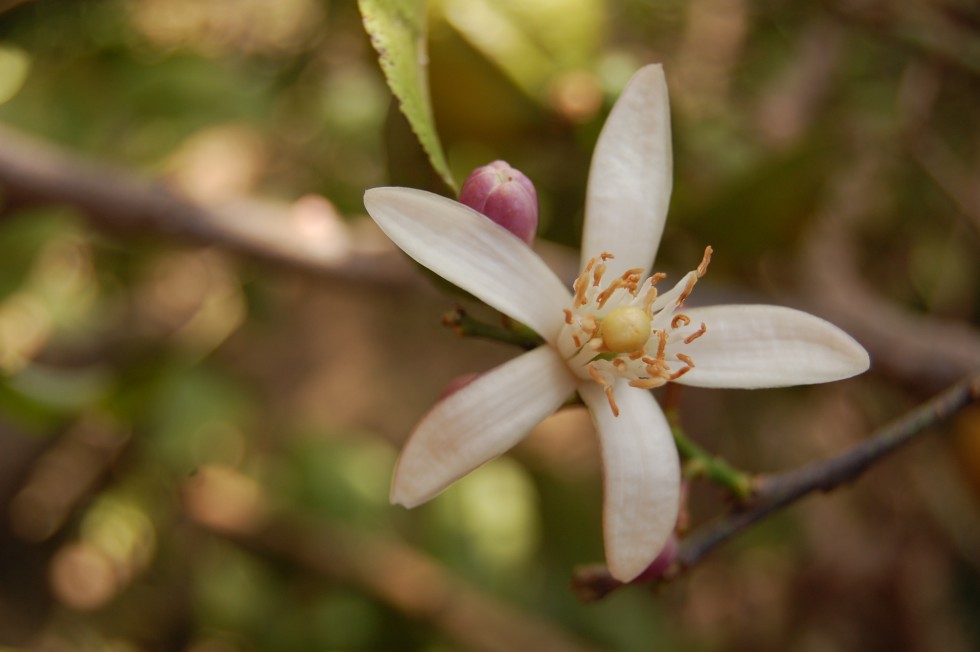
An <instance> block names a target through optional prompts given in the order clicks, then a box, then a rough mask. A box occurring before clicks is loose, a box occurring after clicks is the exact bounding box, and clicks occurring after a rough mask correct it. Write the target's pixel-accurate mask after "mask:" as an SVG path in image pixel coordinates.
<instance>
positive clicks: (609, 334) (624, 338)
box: [600, 306, 650, 353]
mask: <svg viewBox="0 0 980 652" xmlns="http://www.w3.org/2000/svg"><path fill="white" fill-rule="evenodd" d="M600 334H601V336H602V342H603V344H605V345H606V348H607V349H609V350H610V351H613V352H615V353H632V352H633V351H637V350H639V349H641V348H643V345H644V344H646V342H647V340H648V339H650V316H649V315H648V314H647V313H646V312H645V311H644V310H643V309H642V308H638V307H636V306H623V307H620V308H616V309H615V310H612V311H611V312H610V313H609V314H608V315H606V316H605V317H604V318H603V320H602V326H601V331H600Z"/></svg>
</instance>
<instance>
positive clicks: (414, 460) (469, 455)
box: [391, 346, 576, 507]
mask: <svg viewBox="0 0 980 652" xmlns="http://www.w3.org/2000/svg"><path fill="white" fill-rule="evenodd" d="M575 382H576V381H575V379H573V377H572V375H571V374H570V373H569V372H568V367H567V366H566V365H565V363H564V362H563V361H562V360H561V359H560V358H559V357H558V354H556V353H555V350H554V349H552V348H551V347H550V346H542V347H539V348H537V349H534V350H533V351H530V352H528V353H525V354H523V355H521V356H519V357H517V358H514V359H513V360H510V361H509V362H507V363H505V364H503V365H501V366H499V367H497V368H496V369H493V370H491V371H489V372H487V373H485V374H483V375H482V376H479V377H477V378H476V380H474V381H473V382H472V383H470V384H469V385H466V386H465V387H463V388H462V389H460V390H458V391H457V392H456V393H454V394H451V395H450V396H449V397H447V398H446V399H444V400H442V401H441V402H439V403H437V404H436V405H435V407H434V408H432V410H431V411H430V412H429V413H428V414H427V415H426V416H425V417H424V418H423V419H422V422H421V423H419V425H418V426H417V427H416V428H415V432H413V433H412V436H411V437H410V438H409V440H408V443H407V444H405V448H404V449H403V450H402V453H401V457H400V458H399V459H398V465H397V466H396V467H395V478H394V480H393V481H392V486H391V502H392V503H400V504H402V505H405V506H406V507H415V506H416V505H419V504H421V503H424V502H425V501H427V500H429V499H430V498H432V497H433V496H435V495H436V494H438V493H439V492H440V491H442V490H443V489H445V488H446V487H447V486H449V485H450V484H452V483H453V482H454V481H456V480H458V479H459V478H461V477H463V476H464V475H466V474H467V473H469V472H470V471H472V470H473V469H475V468H476V467H478V466H480V465H481V464H483V463H484V462H486V461H488V460H490V459H492V458H494V457H496V456H498V455H500V454H502V453H504V452H505V451H507V450H508V449H509V448H511V447H512V446H514V445H515V444H516V443H517V442H519V441H520V440H521V439H522V438H523V437H524V436H525V435H526V434H527V433H528V432H529V431H530V430H531V428H533V427H534V426H535V425H537V424H538V422H539V421H541V420H542V419H544V418H545V417H546V416H548V415H549V414H551V413H552V412H554V411H555V410H557V409H558V407H559V406H560V405H561V404H562V402H563V401H565V400H566V399H567V398H568V396H569V395H570V394H571V393H572V392H573V391H575Z"/></svg>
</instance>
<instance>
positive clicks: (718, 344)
mask: <svg viewBox="0 0 980 652" xmlns="http://www.w3.org/2000/svg"><path fill="white" fill-rule="evenodd" d="M684 314H686V315H687V316H688V317H690V318H691V324H692V325H694V324H700V323H701V322H704V324H705V325H706V326H707V331H706V332H705V334H704V335H703V336H702V337H699V338H698V339H696V340H694V341H693V342H691V343H690V344H687V345H680V346H678V347H677V348H674V347H670V349H669V350H668V355H669V354H670V353H676V352H682V353H685V354H687V355H688V356H690V358H691V359H692V360H694V363H695V365H696V366H695V367H694V369H692V370H691V371H690V372H689V373H687V374H685V375H684V376H681V377H680V378H679V379H678V380H677V381H676V382H678V383H681V384H684V385H693V386H695V387H741V388H746V389H751V388H758V387H787V386H790V385H808V384H811V383H825V382H829V381H832V380H840V379H842V378H849V377H851V376H854V375H857V374H859V373H861V372H863V371H866V370H867V368H868V365H869V360H868V353H867V351H865V350H864V348H863V347H862V346H861V345H860V344H858V343H857V342H856V341H855V340H854V338H852V337H851V336H850V335H848V334H847V333H845V332H844V331H842V330H841V329H839V328H837V327H836V326H834V325H833V324H831V323H829V322H827V321H824V320H823V319H820V318H819V317H815V316H813V315H811V314H809V313H805V312H801V311H799V310H793V309H792V308H784V307H780V306H761V305H741V306H740V305H736V306H711V307H708V308H685V309H684Z"/></svg>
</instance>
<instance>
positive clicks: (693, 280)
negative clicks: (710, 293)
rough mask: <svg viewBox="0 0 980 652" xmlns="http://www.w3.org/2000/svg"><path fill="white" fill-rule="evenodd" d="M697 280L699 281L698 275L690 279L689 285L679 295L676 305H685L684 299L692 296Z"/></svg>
mask: <svg viewBox="0 0 980 652" xmlns="http://www.w3.org/2000/svg"><path fill="white" fill-rule="evenodd" d="M697 282H698V277H697V276H692V277H691V278H690V279H688V281H687V287H685V288H684V291H683V292H681V296H679V297H677V301H676V302H675V305H676V306H677V307H678V308H680V307H681V306H683V305H684V301H686V300H687V298H688V297H689V296H691V292H692V291H693V290H694V286H695V285H696V284H697Z"/></svg>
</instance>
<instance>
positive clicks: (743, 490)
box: [671, 426, 752, 502]
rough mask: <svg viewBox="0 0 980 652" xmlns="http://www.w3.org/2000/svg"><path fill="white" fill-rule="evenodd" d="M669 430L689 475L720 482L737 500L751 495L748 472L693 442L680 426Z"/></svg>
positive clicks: (750, 481)
mask: <svg viewBox="0 0 980 652" xmlns="http://www.w3.org/2000/svg"><path fill="white" fill-rule="evenodd" d="M671 431H672V432H673V434H674V443H675V444H677V450H678V452H680V454H681V457H683V458H684V459H685V460H686V464H685V465H684V469H685V473H686V474H687V475H688V476H689V477H704V478H707V479H708V480H710V481H711V482H714V483H716V484H720V485H722V486H723V487H725V488H726V489H728V491H730V492H731V493H732V495H733V496H735V498H736V499H738V500H739V502H742V501H745V500H747V499H748V498H749V497H751V496H752V478H751V476H750V475H749V474H747V473H744V472H742V471H739V470H738V469H736V468H735V467H733V466H732V465H731V464H729V463H728V462H726V461H725V460H724V459H722V458H720V457H717V456H715V455H712V454H711V453H709V452H708V451H706V450H705V449H703V448H701V447H700V446H698V445H697V444H695V443H694V442H693V441H691V440H690V439H688V438H687V436H686V435H685V434H684V431H683V430H682V429H681V428H680V426H673V427H672V428H671Z"/></svg>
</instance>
